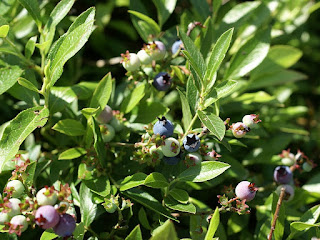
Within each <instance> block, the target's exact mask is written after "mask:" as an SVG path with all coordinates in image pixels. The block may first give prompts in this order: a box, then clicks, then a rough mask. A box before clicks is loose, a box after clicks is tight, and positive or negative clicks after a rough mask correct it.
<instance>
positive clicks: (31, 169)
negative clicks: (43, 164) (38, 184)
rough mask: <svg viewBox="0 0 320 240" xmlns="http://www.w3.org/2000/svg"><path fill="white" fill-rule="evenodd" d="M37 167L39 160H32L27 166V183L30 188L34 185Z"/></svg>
mask: <svg viewBox="0 0 320 240" xmlns="http://www.w3.org/2000/svg"><path fill="white" fill-rule="evenodd" d="M36 168H37V162H36V161H35V162H31V163H30V164H29V166H28V167H27V170H26V174H27V178H26V180H25V182H24V183H25V185H26V186H27V187H28V188H29V187H30V188H31V187H32V186H34V178H35V177H34V176H35V172H36Z"/></svg>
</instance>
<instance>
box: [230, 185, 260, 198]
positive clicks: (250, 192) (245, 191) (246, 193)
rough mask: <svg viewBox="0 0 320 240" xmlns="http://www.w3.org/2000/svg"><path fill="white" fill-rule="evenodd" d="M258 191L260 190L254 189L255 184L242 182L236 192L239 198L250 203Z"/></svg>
mask: <svg viewBox="0 0 320 240" xmlns="http://www.w3.org/2000/svg"><path fill="white" fill-rule="evenodd" d="M257 190H258V189H257V188H256V187H254V183H251V182H249V181H242V182H240V183H238V185H237V186H236V189H235V192H236V195H237V197H238V198H240V199H241V200H244V199H245V200H246V201H247V202H249V201H251V200H252V199H254V197H255V195H256V191H257Z"/></svg>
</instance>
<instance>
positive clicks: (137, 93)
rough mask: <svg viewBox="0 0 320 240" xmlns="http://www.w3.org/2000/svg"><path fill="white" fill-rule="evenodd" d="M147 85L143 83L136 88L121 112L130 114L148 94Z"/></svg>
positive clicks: (122, 105) (123, 103)
mask: <svg viewBox="0 0 320 240" xmlns="http://www.w3.org/2000/svg"><path fill="white" fill-rule="evenodd" d="M145 88H146V84H145V83H141V84H139V85H138V86H136V87H135V89H134V90H133V91H132V92H131V94H130V95H129V96H128V97H126V98H125V99H124V101H123V102H122V104H121V112H124V113H129V112H130V111H131V110H132V109H133V108H134V107H135V106H136V105H137V104H138V103H139V102H140V100H141V99H142V98H143V97H144V95H145V94H146V90H145Z"/></svg>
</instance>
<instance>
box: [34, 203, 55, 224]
mask: <svg viewBox="0 0 320 240" xmlns="http://www.w3.org/2000/svg"><path fill="white" fill-rule="evenodd" d="M59 219H60V216H59V214H58V212H57V211H56V209H55V208H54V207H52V206H51V205H46V206H42V207H40V208H38V210H37V212H36V215H35V220H36V224H37V225H38V226H40V227H41V228H43V229H48V228H52V227H54V226H56V225H57V224H58V222H59Z"/></svg>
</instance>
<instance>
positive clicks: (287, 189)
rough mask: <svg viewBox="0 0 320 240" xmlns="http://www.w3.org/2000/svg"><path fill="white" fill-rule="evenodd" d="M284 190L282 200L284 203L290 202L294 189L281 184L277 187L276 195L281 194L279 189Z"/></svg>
mask: <svg viewBox="0 0 320 240" xmlns="http://www.w3.org/2000/svg"><path fill="white" fill-rule="evenodd" d="M282 188H284V189H285V190H284V191H285V195H284V200H286V201H291V200H292V198H293V196H294V189H293V187H292V186H291V185H288V184H283V185H279V186H278V187H277V190H276V193H277V194H278V195H279V196H280V193H281V189H282Z"/></svg>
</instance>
